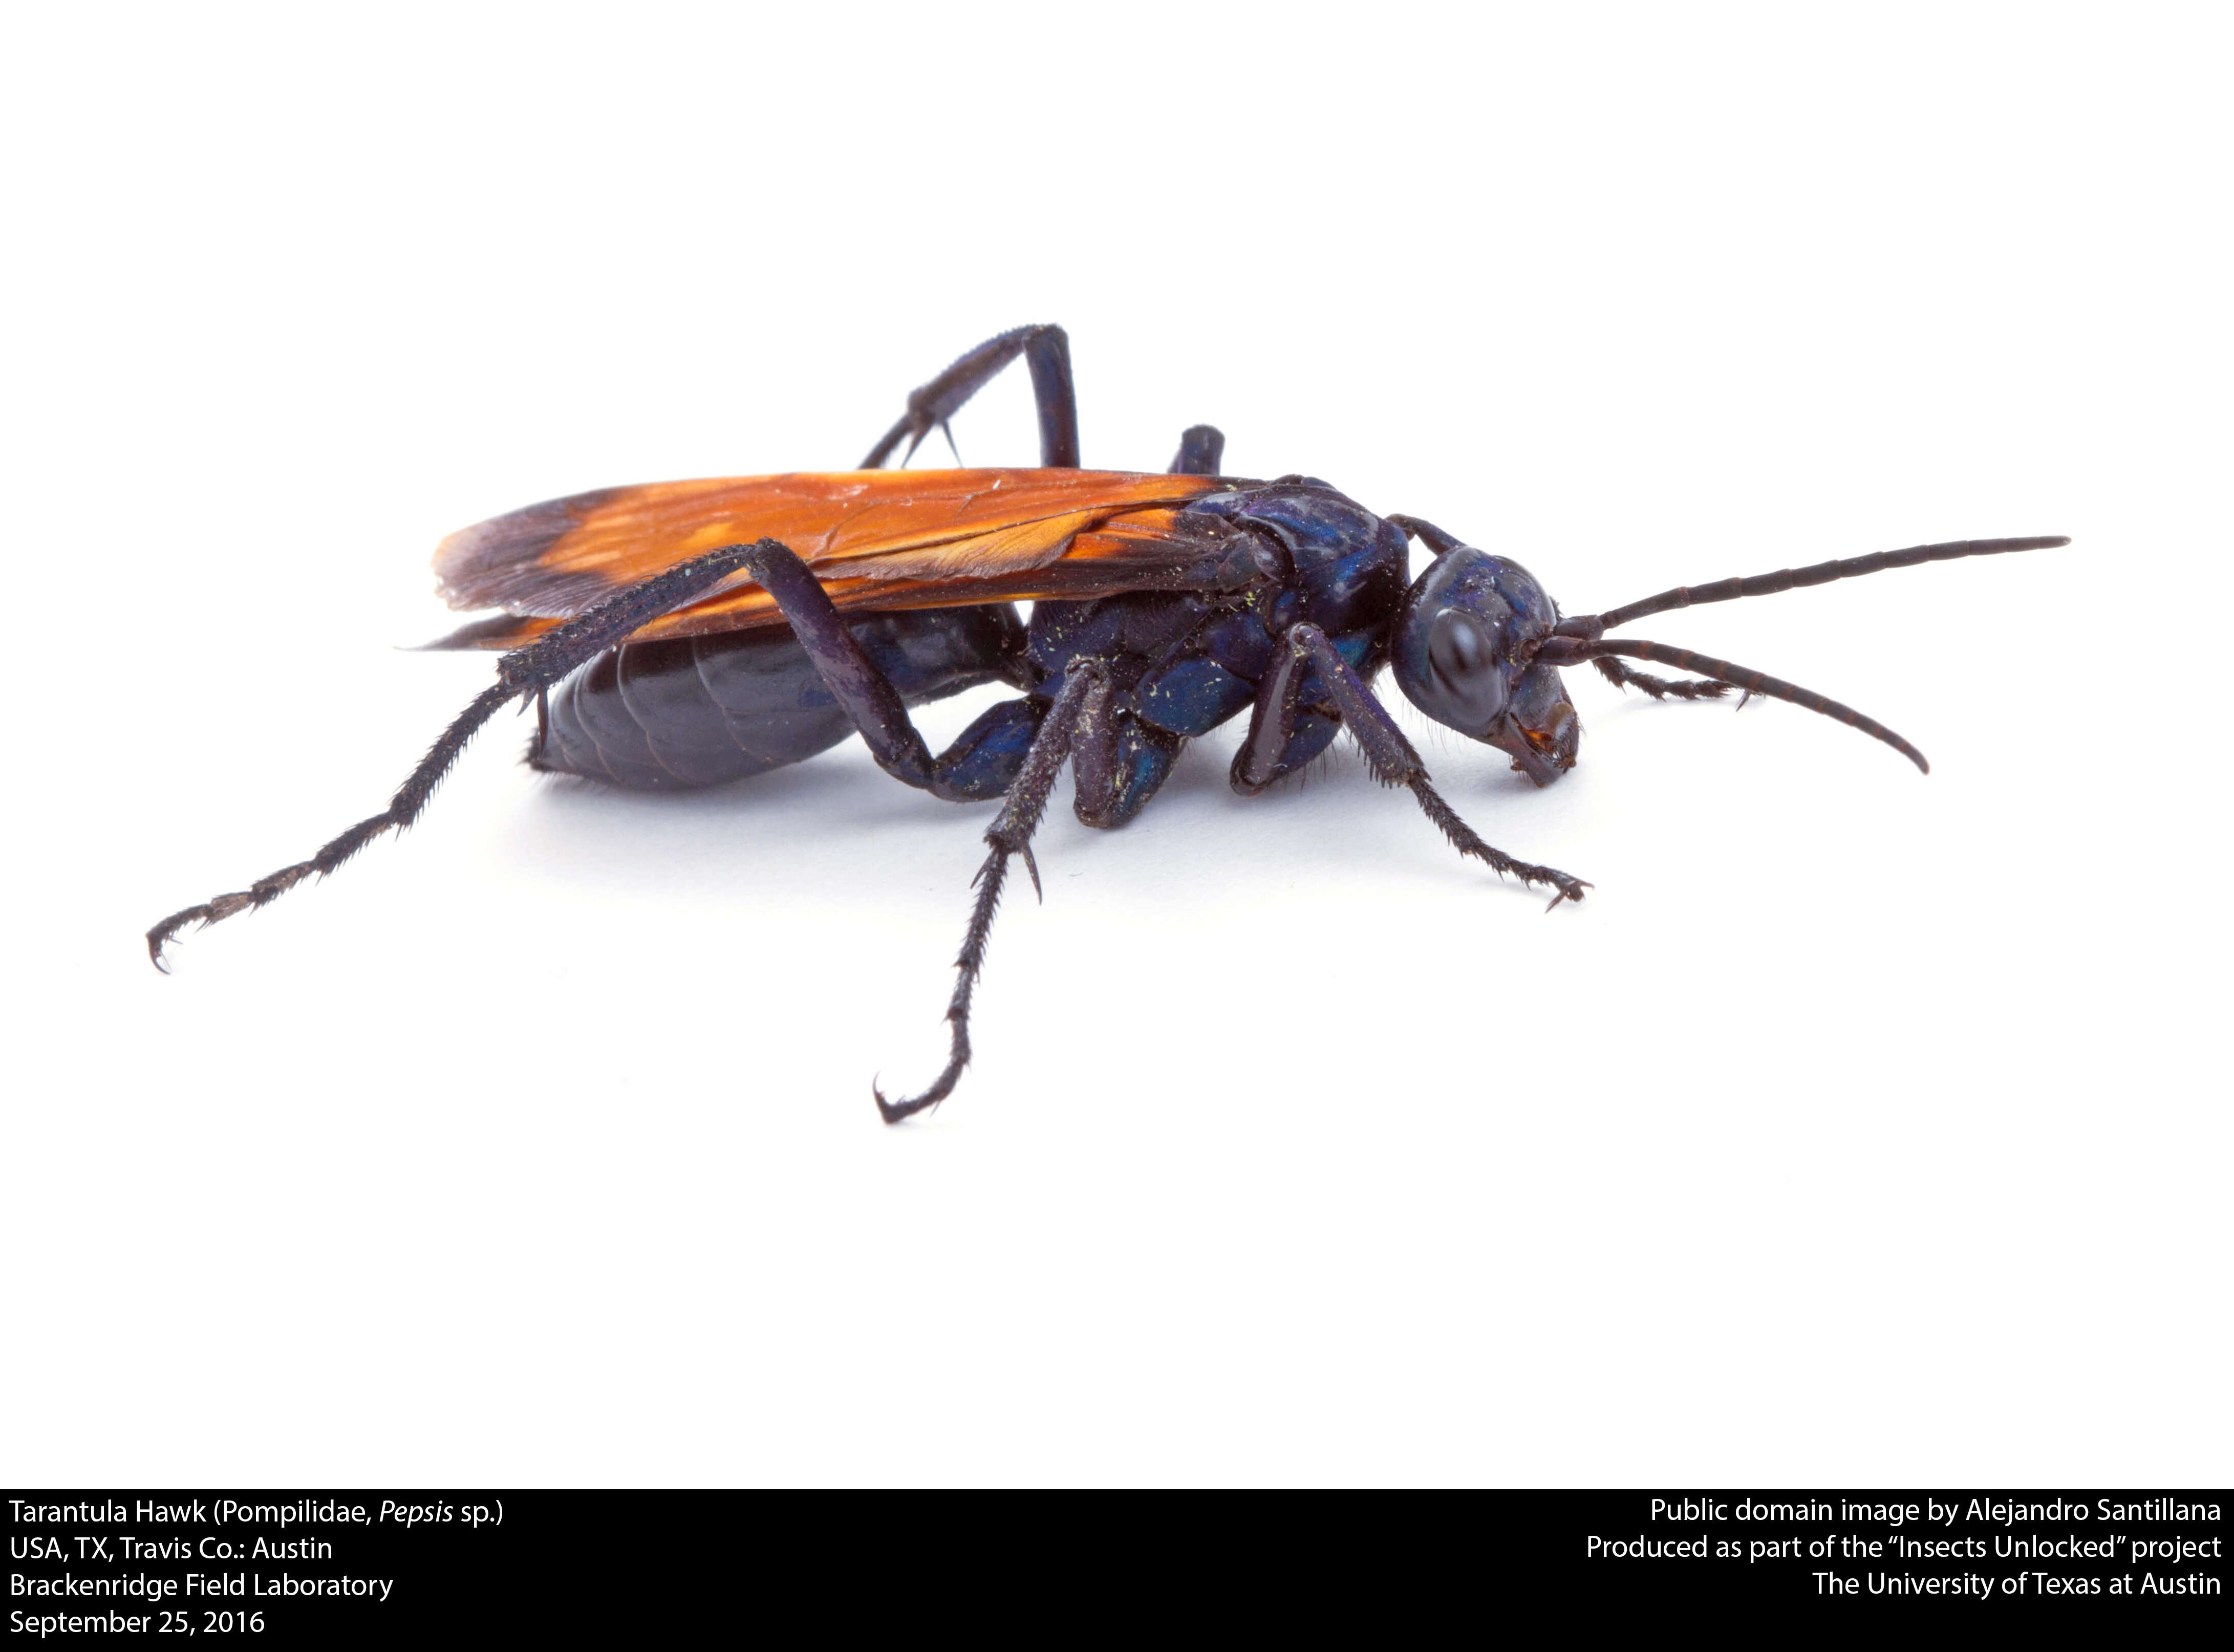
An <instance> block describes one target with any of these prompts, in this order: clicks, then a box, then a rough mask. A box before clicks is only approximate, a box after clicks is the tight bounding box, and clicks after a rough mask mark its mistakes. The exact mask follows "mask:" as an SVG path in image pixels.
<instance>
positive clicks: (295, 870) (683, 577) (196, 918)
mask: <svg viewBox="0 0 2234 1652" xmlns="http://www.w3.org/2000/svg"><path fill="white" fill-rule="evenodd" d="M770 545H774V548H775V549H777V550H779V551H781V550H782V549H783V547H782V546H781V545H775V542H774V540H772V539H763V540H762V541H761V543H760V544H759V545H724V546H723V547H722V549H720V550H718V551H709V552H707V553H706V554H705V555H703V556H702V557H697V558H693V559H692V560H690V561H689V562H685V563H682V564H679V565H676V566H675V567H672V568H670V569H668V570H667V571H665V572H664V573H661V574H656V575H655V576H653V577H652V578H650V579H647V580H644V581H643V583H642V584H636V585H631V586H630V587H629V589H627V590H626V591H618V592H616V593H615V594H614V595H612V596H611V597H607V598H606V599H605V600H604V601H603V602H601V603H599V604H598V605H597V606H596V607H594V608H592V609H591V610H589V611H587V612H586V613H584V614H582V615H580V616H578V617H576V618H574V619H572V620H569V621H568V622H567V623H566V624H564V625H561V626H559V627H558V628H557V629H556V630H551V631H547V632H545V634H544V635H543V636H541V637H538V638H537V639H536V640H535V641H534V642H532V643H529V644H528V645H527V646H526V647H525V648H521V649H515V650H513V652H511V653H509V654H507V655H506V656H504V657H503V658H501V659H500V660H499V661H498V662H497V680H496V682H493V683H492V684H491V685H490V686H489V687H488V688H487V689H483V690H482V691H481V692H480V695H477V696H476V697H475V698H474V702H473V703H472V704H471V705H469V706H467V708H465V710H464V711H463V712H462V713H461V714H460V715H459V716H458V718H457V720H456V721H455V722H453V723H451V725H450V726H449V727H448V728H446V729H444V730H443V731H442V736H441V739H439V740H437V741H435V742H434V745H433V746H432V747H430V748H428V752H427V755H426V756H425V757H423V758H422V759H421V760H420V763H419V767H416V768H415V769H413V770H412V771H411V774H410V776H409V778H408V779H407V780H405V781H404V782H403V784H402V786H401V787H398V788H397V789H396V793H395V796H394V797H393V798H391V799H389V804H388V806H387V807H386V808H385V809H382V811H381V812H380V813H378V814H376V815H373V816H372V817H370V818H369V819H363V820H360V821H358V822H357V823H356V825H355V826H351V827H350V828H349V830H348V831H346V832H344V833H342V834H341V836H339V837H337V838H336V839H334V840H333V841H332V842H330V843H329V844H327V845H326V846H325V847H324V848H323V849H321V850H319V851H318V852H317V853H316V854H315V855H312V856H311V857H310V859H308V860H304V861H298V862H297V863H296V864H295V865H291V866H284V867H282V868H281V869H280V870H279V871H278V872H273V873H272V874H271V876H270V877H268V878H259V879H258V881H257V882H255V883H253V884H251V885H249V886H248V887H247V888H246V889H243V890H238V891H234V892H233V893H232V894H229V895H219V896H218V897H216V898H214V899H212V900H207V901H205V902H203V903H202V904H200V905H199V906H189V907H187V908H186V910H185V911H180V912H173V913H172V914H171V916H170V917H167V918H165V919H164V920H163V921H162V922H161V923H160V924H156V925H155V927H154V928H153V929H151V930H148V931H147V956H148V957H149V958H150V959H152V960H153V961H154V965H155V967H156V968H157V969H159V970H163V971H164V972H165V973H168V972H169V968H170V966H169V965H168V964H167V963H164V961H163V948H164V947H165V946H166V945H167V944H169V943H170V941H171V940H172V939H173V937H176V936H177V934H178V932H179V931H180V930H182V929H184V928H186V926H187V925H188V924H203V925H207V924H215V923H219V922H220V921H221V920H223V919H225V918H228V917H235V916H237V915H238V914H239V913H241V912H245V911H252V910H253V909H254V908H256V907H259V906H268V905H269V904H271V902H273V901H275V900H277V899H278V898H279V897H280V896H282V895H284V894H285V893H286V892H287V891H289V890H291V889H292V888H294V886H295V885H297V884H299V883H301V882H302V881H303V879H304V878H308V877H310V876H311V875H312V874H313V873H316V874H317V875H318V876H320V877H323V876H325V875H326V874H327V873H329V872H334V871H336V870H337V869H339V868H340V866H341V865H343V863H344V862H345V861H347V860H348V859H349V857H350V856H352V855H354V854H355V853H356V852H357V851H358V850H360V849H362V848H363V847H364V846H365V845H367V844H369V843H370V842H371V841H372V840H373V839H375V838H377V837H379V836H380V835H381V834H382V833H384V832H390V831H401V830H402V829H403V828H404V827H407V826H409V825H410V824H411V823H412V822H413V821H415V820H416V819H418V818H419V816H420V813H421V812H422V811H423V810H424V809H425V808H426V806H427V802H428V799H429V798H431V797H432V796H433V795H434V787H436V786H437V785H439V784H440V783H441V779H442V777H443V776H444V775H445V774H448V773H449V772H450V766H451V765H452V764H454V763H455V762H456V761H458V756H459V754H460V753H461V752H463V751H464V750H465V748H466V743H467V741H470V740H471V739H472V738H473V737H474V735H475V734H476V733H478V732H479V731H480V727H481V725H482V724H483V723H485V722H487V721H488V720H489V719H490V718H491V717H493V716H494V715H496V714H497V712H498V711H499V710H500V709H501V708H503V707H504V706H505V705H506V704H507V703H508V702H512V701H513V700H518V699H523V698H525V697H526V696H527V695H537V696H540V695H541V694H542V693H543V691H544V690H545V689H549V688H550V687H551V686H552V684H553V683H556V682H559V681H560V680H562V679H563V678H565V676H567V674H568V673H570V672H572V670H573V669H575V668H576V667H578V666H579V665H582V664H584V663H586V662H588V661H590V660H592V659H595V658H596V657H597V656H598V655H599V654H601V653H603V652H604V650H606V649H608V648H611V646H612V645H613V644H614V643H617V642H619V641H620V640H621V638H623V637H626V636H627V635H628V634H629V633H630V631H633V630H636V629H637V627H638V626H640V625H642V624H645V623H646V622H647V621H649V620H651V619H655V618H656V617H658V616H659V615H661V614H663V613H665V612H667V611H669V610H670V609H671V608H678V607H681V606H683V604H687V603H689V602H691V601H693V600H695V599H696V598H697V597H702V596H703V595H705V594H706V592H708V591H710V590H712V589H713V588H714V587H715V586H716V585H718V584H721V583H722V581H723V580H724V579H727V578H729V577H730V576H732V575H733V574H735V573H737V572H738V571H741V570H742V569H743V568H745V567H746V566H747V565H748V563H749V561H750V559H751V558H752V557H753V556H754V553H755V552H759V551H761V550H763V549H765V548H766V547H768V546H770ZM786 554H788V552H787V553H786Z"/></svg>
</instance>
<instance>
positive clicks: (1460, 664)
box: [1427, 608, 1508, 728]
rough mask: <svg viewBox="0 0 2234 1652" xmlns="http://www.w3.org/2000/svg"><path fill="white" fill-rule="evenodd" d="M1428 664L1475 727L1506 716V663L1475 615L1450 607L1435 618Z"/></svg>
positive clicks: (1483, 725) (1428, 642)
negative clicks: (1498, 655) (1498, 654)
mask: <svg viewBox="0 0 2234 1652" xmlns="http://www.w3.org/2000/svg"><path fill="white" fill-rule="evenodd" d="M1427 663H1428V664H1429V665H1430V666H1432V667H1434V673H1435V679H1436V682H1437V685H1438V686H1439V687H1440V688H1441V689H1442V691H1443V692H1444V693H1445V694H1446V695H1449V696H1450V698H1451V699H1452V701H1453V702H1455V703H1456V704H1457V705H1458V706H1459V707H1460V708H1463V709H1464V710H1465V712H1466V719H1467V721H1468V722H1471V723H1472V724H1473V726H1474V727H1476V728H1484V727H1486V726H1487V725H1488V724H1489V723H1491V722H1495V721H1496V720H1497V719H1498V718H1499V717H1501V716H1503V715H1505V706H1506V699H1507V697H1508V695H1507V692H1506V681H1505V662H1504V661H1502V660H1500V659H1499V658H1498V657H1497V650H1496V646H1495V644H1494V643H1493V642H1492V640H1491V638H1490V635H1489V633H1488V632H1487V631H1486V630H1483V629H1482V626H1481V623H1480V621H1479V620H1477V619H1475V618H1474V617H1473V615H1471V614H1468V613H1465V612H1462V611H1460V610H1458V609H1455V608H1446V609H1445V610H1443V611H1442V612H1441V613H1440V614H1438V615H1436V616H1435V618H1434V624H1433V625H1432V626H1431V627H1430V628H1429V630H1428V632H1427Z"/></svg>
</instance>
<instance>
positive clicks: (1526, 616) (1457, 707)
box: [1391, 545, 1583, 786]
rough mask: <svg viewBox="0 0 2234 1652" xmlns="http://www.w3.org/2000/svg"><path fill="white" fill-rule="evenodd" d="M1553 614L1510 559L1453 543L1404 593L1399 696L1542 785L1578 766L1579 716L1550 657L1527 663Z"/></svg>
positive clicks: (1395, 654)
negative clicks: (1506, 759) (1545, 662)
mask: <svg viewBox="0 0 2234 1652" xmlns="http://www.w3.org/2000/svg"><path fill="white" fill-rule="evenodd" d="M1558 623H1559V611H1558V608H1557V607H1555V606H1554V605H1553V604H1552V602H1551V597H1548V596H1546V595H1545V591H1544V588H1543V586H1541V585H1539V584H1537V583H1536V578H1535V576H1534V575H1532V574H1531V573H1530V572H1529V571H1527V570H1526V569H1525V568H1524V567H1522V566H1521V565H1519V563H1517V562H1509V561H1507V560H1506V558H1503V557H1493V556H1491V555H1490V554H1488V552H1483V551H1476V550H1474V549H1473V548H1472V547H1471V546H1467V545H1456V546H1453V548H1452V549H1450V550H1448V551H1446V552H1444V553H1443V554H1442V555H1441V556H1440V557H1438V558H1436V559H1435V563H1434V566H1433V567H1431V568H1429V569H1428V570H1427V572H1425V573H1423V574H1421V576H1420V578H1418V579H1417V580H1416V581H1414V584H1413V585H1412V588H1411V589H1410V590H1409V591H1406V592H1405V593H1404V602H1403V605H1402V607H1401V609H1399V610H1398V611H1397V616H1396V628H1395V646H1394V649H1393V650H1392V659H1391V663H1392V664H1393V665H1394V666H1395V672H1396V682H1397V686H1398V687H1399V688H1401V689H1403V690H1404V697H1405V698H1406V699H1408V700H1409V701H1410V702H1412V703H1413V704H1414V705H1415V706H1417V707H1419V708H1420V709H1421V710H1422V711H1424V712H1426V713H1427V715H1429V716H1430V717H1433V718H1434V720H1435V721H1436V722H1440V723H1442V724H1445V725H1446V726H1447V727H1449V728H1455V729H1457V730H1458V731H1459V732H1460V734H1462V735H1467V736H1469V737H1471V738H1473V739H1475V740H1479V741H1483V742H1484V743H1485V744H1487V745H1491V746H1494V747H1496V748H1498V749H1499V751H1502V752H1505V753H1507V754H1510V755H1511V757H1512V766H1513V767H1515V768H1517V769H1519V771H1520V772H1521V773H1522V774H1525V775H1527V776H1528V778H1529V779H1530V780H1534V781H1535V782H1536V784H1537V785H1538V786H1549V785H1550V784H1551V782H1552V781H1553V780H1558V778H1559V776H1560V775H1561V774H1563V773H1564V772H1565V771H1566V770H1568V769H1571V768H1572V767H1574V766H1575V751H1576V748H1577V747H1578V745H1579V744H1580V743H1581V740H1582V733H1583V725H1582V722H1581V720H1580V719H1578V717H1577V716H1576V715H1575V708H1574V706H1573V705H1572V704H1571V702H1569V701H1568V699H1567V690H1566V688H1565V686H1564V684H1563V683H1562V682H1560V680H1559V670H1558V667H1557V666H1554V665H1539V664H1535V663H1532V660H1533V656H1534V655H1535V652H1536V650H1537V648H1538V645H1539V644H1540V643H1542V642H1543V641H1544V639H1545V637H1549V636H1550V635H1551V628H1552V627H1553V626H1555V625H1557V624H1558Z"/></svg>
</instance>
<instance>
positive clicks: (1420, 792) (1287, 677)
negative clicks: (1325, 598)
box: [1233, 624, 1590, 910]
mask: <svg viewBox="0 0 2234 1652" xmlns="http://www.w3.org/2000/svg"><path fill="white" fill-rule="evenodd" d="M1286 643H1287V646H1286V647H1285V648H1284V650H1281V652H1280V653H1279V654H1278V655H1277V656H1275V657H1274V659H1273V662H1272V669H1271V671H1270V672H1268V673H1267V674H1266V676H1265V679H1264V686H1263V687H1262V688H1261V689H1258V690H1257V704H1256V708H1255V709H1254V711H1253V712H1252V713H1251V717H1250V721H1249V735H1248V738H1247V739H1245V740H1244V741H1243V742H1242V746H1241V750H1240V751H1239V753H1238V754H1236V756H1235V757H1234V760H1233V775H1234V785H1235V787H1237V788H1238V789H1241V790H1244V791H1245V790H1253V789H1254V788H1255V787H1259V786H1262V785H1264V784H1266V783H1267V782H1268V781H1269V780H1270V779H1271V774H1272V771H1273V765H1274V764H1275V763H1276V762H1277V759H1278V757H1279V754H1280V753H1281V752H1282V751H1283V750H1284V748H1285V747H1286V745H1287V742H1288V737H1289V734H1290V730H1291V729H1292V728H1294V726H1295V720H1296V711H1297V706H1298V704H1299V703H1300V702H1301V700H1302V697H1303V676H1304V674H1305V669H1306V667H1309V668H1311V669H1316V671H1317V673H1318V676H1319V680H1320V682H1323V683H1324V684H1325V686H1326V692H1327V697H1328V698H1329V700H1331V701H1332V702H1334V708H1335V709H1336V712H1338V713H1339V714H1340V715H1341V717H1342V727H1343V728H1347V729H1349V734H1350V738H1351V739H1353V740H1355V741H1356V742H1357V745H1358V749H1359V750H1361V751H1362V752H1363V753H1364V754H1365V766H1366V767H1367V768H1368V770H1370V771H1371V773H1372V774H1373V777H1374V779H1375V780H1379V781H1380V782H1381V783H1382V785H1383V786H1402V787H1408V788H1409V789H1410V790H1411V793H1412V794H1413V796H1414V797H1416V798H1417V799H1418V800H1420V807H1421V809H1422V810H1424V811H1425V812H1426V813H1427V818H1428V819H1430V820H1433V821H1434V823H1435V825H1436V826H1437V827H1438V828H1439V829H1440V831H1441V833H1442V834H1443V835H1444V836H1445V837H1446V838H1448V839H1450V840H1451V844H1452V846H1453V847H1455V848H1456V849H1457V850H1458V852H1460V854H1462V855H1471V856H1473V858H1474V859H1477V860H1480V861H1484V862H1486V864H1487V865H1489V866H1490V868H1491V869H1492V870H1493V871H1494V872H1497V873H1498V874H1499V876H1503V875H1505V874H1506V873H1511V874H1512V876H1513V877H1516V878H1519V879H1520V880H1521V881H1522V882H1524V883H1530V884H1542V885H1547V886H1548V887H1551V888H1553V889H1556V890H1558V891H1559V892H1558V895H1557V896H1556V897H1555V898H1553V899H1552V902H1551V904H1552V905H1553V906H1557V905H1558V904H1559V903H1560V902H1561V901H1563V900H1580V899H1582V898H1583V891H1584V890H1586V889H1588V888H1589V887H1590V885H1588V884H1587V883H1585V882H1584V881H1583V880H1582V879H1581V878H1576V877H1572V876H1571V875H1570V874H1568V873H1566V872H1560V871H1558V869H1557V868H1555V867H1551V866H1537V865H1530V864H1529V863H1528V862H1526V861H1524V860H1515V859H1513V858H1512V856H1511V855H1508V854H1506V852H1504V851H1503V850H1502V849H1499V848H1496V847H1494V846H1492V845H1490V844H1487V843H1485V842H1483V841H1482V840H1481V839H1480V837H1478V836H1476V835H1475V833H1474V831H1473V827H1471V826H1467V825H1466V822H1465V821H1464V820H1462V819H1460V818H1459V814H1458V812H1457V811H1456V810H1455V809H1453V808H1452V807H1451V806H1450V805H1449V804H1447V803H1446V802H1445V801H1444V800H1443V799H1442V795H1441V793H1438V792H1437V791H1436V790H1435V788H1434V787H1433V786H1431V785H1429V784H1428V782H1427V765H1426V764H1425V763H1423V762H1421V761H1420V754H1419V753H1418V752H1416V751H1414V749H1413V748H1412V742H1411V741H1408V740H1407V739H1406V738H1405V737H1404V731H1403V730H1402V729H1401V728H1398V727H1397V726H1396V720H1395V718H1393V717H1391V716H1390V715H1388V708H1386V707H1384V706H1383V705H1382V703H1381V702H1380V701H1379V700H1377V699H1376V698H1375V697H1374V693H1373V690H1372V689H1370V688H1368V687H1367V686H1366V683H1365V680H1364V679H1363V678H1362V677H1361V676H1358V675H1357V673H1356V671H1355V670H1354V669H1352V668H1351V666H1350V663H1349V661H1347V660H1345V659H1343V658H1342V655H1341V653H1340V652H1339V651H1338V650H1336V648H1335V645H1334V644H1333V643H1331V642H1329V640H1328V639H1327V636H1326V633H1325V632H1323V631H1322V630H1319V628H1318V627H1317V626H1316V625H1310V624H1301V625H1293V626H1290V627H1289V629H1288V633H1287V637H1286ZM1547 910H1548V909H1547Z"/></svg>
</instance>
